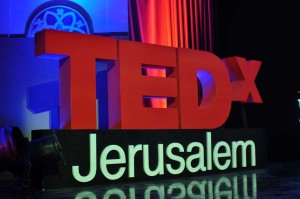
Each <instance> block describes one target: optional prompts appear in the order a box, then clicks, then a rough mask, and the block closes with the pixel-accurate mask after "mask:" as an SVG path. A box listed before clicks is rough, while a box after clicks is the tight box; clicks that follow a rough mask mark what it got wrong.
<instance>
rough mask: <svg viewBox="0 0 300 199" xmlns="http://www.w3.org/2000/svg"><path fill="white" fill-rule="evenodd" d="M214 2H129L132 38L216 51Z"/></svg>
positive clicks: (184, 0)
mask: <svg viewBox="0 0 300 199" xmlns="http://www.w3.org/2000/svg"><path fill="white" fill-rule="evenodd" d="M212 1H213V0H129V1H128V2H129V27H130V30H129V38H130V40H133V41H141V42H145V43H152V44H160V45H165V46H172V47H183V48H190V49H198V50H206V51H210V52H213V11H212V10H213V5H212Z"/></svg>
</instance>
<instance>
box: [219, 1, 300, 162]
mask: <svg viewBox="0 0 300 199" xmlns="http://www.w3.org/2000/svg"><path fill="white" fill-rule="evenodd" d="M298 9H299V8H298V7H297V6H296V5H295V3H294V2H293V1H284V2H283V1H278V2H277V1H264V0H251V1H241V0H229V1H222V0H216V1H215V21H216V24H215V26H216V27H215V32H214V34H215V39H216V40H215V41H216V42H215V53H216V54H217V55H218V56H219V57H221V58H225V57H231V56H241V57H244V58H246V59H247V60H250V59H255V60H260V61H262V65H261V68H260V70H259V72H258V75H257V77H256V80H255V82H256V85H257V88H258V90H259V92H260V95H261V97H262V100H263V104H244V105H240V104H233V108H232V113H231V115H230V117H229V119H228V121H227V123H226V124H225V127H231V128H232V127H245V123H243V114H242V113H243V111H244V113H245V115H244V117H246V121H247V127H249V128H256V127H259V128H260V127H262V128H267V130H268V133H267V136H268V139H267V140H268V143H267V145H268V149H269V150H268V154H269V158H270V160H282V159H300V152H299V151H300V136H299V134H300V130H299V126H300V123H299V118H300V109H299V107H298V98H300V94H297V91H298V90H300V79H299V75H300V72H299V57H300V56H299V52H300V51H299V43H300V42H299V41H300V39H299V30H298V29H299V28H298V27H299V19H300V17H299V11H298Z"/></svg>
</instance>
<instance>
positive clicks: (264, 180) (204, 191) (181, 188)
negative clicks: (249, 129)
mask: <svg viewBox="0 0 300 199" xmlns="http://www.w3.org/2000/svg"><path fill="white" fill-rule="evenodd" d="M299 168H300V161H299V160H297V161H291V160H290V161H281V162H278V161H277V162H270V163H269V164H268V166H267V167H266V168H264V169H257V170H248V171H240V172H229V173H223V174H215V175H204V176H194V177H187V178H176V179H164V180H155V181H154V180H152V181H151V180H150V181H149V180H147V181H141V182H136V183H120V184H114V185H109V186H108V185H98V186H89V187H78V188H63V189H49V190H44V191H32V190H26V189H11V188H9V187H7V186H8V185H9V183H10V182H11V180H10V179H9V175H7V176H6V178H4V177H3V175H2V178H1V179H0V185H1V187H2V188H1V192H0V198H6V199H13V198H14V199H15V198H57V199H59V198H64V199H67V198H74V199H75V198H76V199H77V198H98V199H99V198H161V199H163V198H298V197H300V190H299V185H300V184H299V181H300V169H299ZM4 187H6V189H5V188H4Z"/></svg>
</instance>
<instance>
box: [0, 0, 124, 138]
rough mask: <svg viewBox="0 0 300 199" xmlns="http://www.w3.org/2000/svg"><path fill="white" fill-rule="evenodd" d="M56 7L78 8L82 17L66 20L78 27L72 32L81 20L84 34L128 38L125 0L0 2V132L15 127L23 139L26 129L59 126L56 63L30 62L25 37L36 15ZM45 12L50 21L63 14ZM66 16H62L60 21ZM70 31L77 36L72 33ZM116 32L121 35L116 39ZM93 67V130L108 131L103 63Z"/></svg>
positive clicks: (30, 45) (29, 44)
mask: <svg viewBox="0 0 300 199" xmlns="http://www.w3.org/2000/svg"><path fill="white" fill-rule="evenodd" d="M56 3H57V4H59V5H64V6H68V5H70V6H71V7H70V8H71V9H73V8H75V9H78V11H79V12H78V16H80V15H82V16H83V17H84V18H77V19H76V20H73V19H74V16H72V17H73V19H72V20H71V21H73V22H74V23H75V22H76V23H77V24H75V26H76V25H79V26H76V27H83V26H82V24H81V22H80V21H83V22H84V20H86V21H85V22H86V24H87V25H88V26H89V28H90V31H89V32H88V31H85V32H82V33H83V34H96V35H97V34H100V35H101V34H104V35H107V36H114V37H120V38H122V39H124V37H125V39H126V38H127V36H126V35H127V34H126V33H127V32H128V11H127V9H128V5H127V0H100V1H99V0H89V1H86V0H74V1H59V0H57V1H45V0H34V1H32V0H23V1H21V0H2V2H1V7H0V17H1V20H0V74H1V76H0V91H1V93H0V127H3V126H5V125H13V126H18V127H19V128H20V129H21V131H22V132H23V134H24V136H26V137H28V138H30V136H31V130H35V129H57V128H58V127H59V124H58V122H59V118H58V117H59V114H58V113H59V82H58V77H59V61H60V60H59V59H44V58H39V57H35V55H34V38H32V37H33V36H34V35H32V37H27V36H28V35H27V30H29V27H30V26H29V24H30V23H31V22H37V21H38V20H36V19H38V17H37V16H38V14H39V13H41V12H40V11H42V10H43V9H45V8H47V7H48V6H50V5H51V6H53V5H55V4H56ZM68 9H69V8H66V9H64V11H63V12H64V13H66V11H68ZM50 11H51V13H52V14H51V15H48V19H51V18H49V16H50V17H52V20H53V17H56V19H54V20H58V19H59V16H62V13H63V12H62V11H61V10H59V9H56V10H55V8H53V9H52V10H50ZM69 11H70V10H69ZM42 14H43V13H42ZM44 14H45V13H44ZM48 14H49V13H48ZM70 16H71V15H69V16H67V17H64V19H63V20H66V19H67V18H68V17H69V18H70ZM50 21H51V20H50ZM66 24H67V25H68V26H69V25H70V23H69V22H66V21H64V23H61V24H60V26H56V27H58V28H57V29H59V27H60V28H61V27H62V26H64V25H66ZM52 25H53V24H52ZM75 26H73V27H75ZM51 28H53V26H52V27H51ZM67 28H69V27H67ZM83 28H86V27H83ZM83 28H82V29H83ZM65 29H66V28H65ZM66 30H67V29H66ZM73 30H75V28H73ZM84 30H87V29H84ZM72 32H80V31H78V29H77V31H72ZM118 33H120V34H119V36H118ZM124 33H125V34H124ZM124 35H125V36H124ZM95 67H96V70H97V76H96V79H97V91H96V94H97V101H98V127H99V128H101V129H106V128H108V121H107V111H108V110H107V96H106V95H107V87H106V78H107V77H106V74H107V73H106V69H107V63H106V62H97V63H95Z"/></svg>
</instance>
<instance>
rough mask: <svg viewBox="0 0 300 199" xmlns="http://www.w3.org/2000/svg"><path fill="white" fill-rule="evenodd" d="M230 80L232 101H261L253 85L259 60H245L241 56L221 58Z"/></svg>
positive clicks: (259, 63)
mask: <svg viewBox="0 0 300 199" xmlns="http://www.w3.org/2000/svg"><path fill="white" fill-rule="evenodd" d="M223 62H224V64H225V65H226V67H227V70H228V72H229V74H230V79H231V82H232V91H233V94H232V101H241V102H255V103H262V99H261V97H260V94H259V92H258V90H257V88H256V85H255V82H254V81H255V78H256V75H257V73H258V71H259V68H260V65H261V61H256V60H250V61H246V59H245V58H242V57H229V58H224V59H223Z"/></svg>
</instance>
